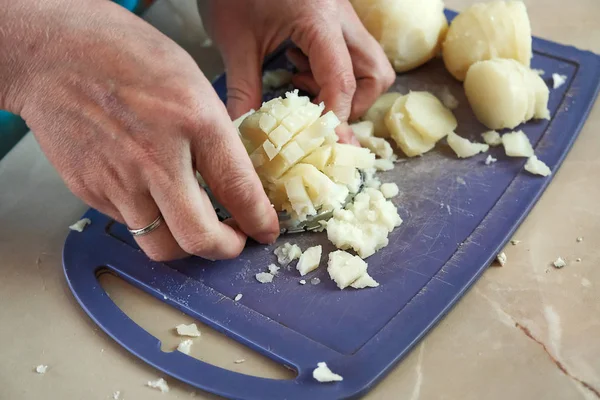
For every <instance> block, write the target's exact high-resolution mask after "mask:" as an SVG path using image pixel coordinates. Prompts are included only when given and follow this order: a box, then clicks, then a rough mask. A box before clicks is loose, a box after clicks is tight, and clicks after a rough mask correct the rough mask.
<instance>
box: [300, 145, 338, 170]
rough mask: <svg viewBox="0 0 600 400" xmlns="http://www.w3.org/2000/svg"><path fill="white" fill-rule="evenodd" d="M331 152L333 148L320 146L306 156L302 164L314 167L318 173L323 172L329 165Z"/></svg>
mask: <svg viewBox="0 0 600 400" xmlns="http://www.w3.org/2000/svg"><path fill="white" fill-rule="evenodd" d="M332 151H333V147H331V146H330V145H326V146H321V147H319V148H318V149H316V150H315V151H313V152H312V153H311V154H309V155H308V156H306V157H304V159H303V160H302V162H303V163H305V164H311V165H314V166H315V167H317V169H318V170H319V171H324V170H325V167H326V166H327V165H328V164H329V160H330V159H331V154H332Z"/></svg>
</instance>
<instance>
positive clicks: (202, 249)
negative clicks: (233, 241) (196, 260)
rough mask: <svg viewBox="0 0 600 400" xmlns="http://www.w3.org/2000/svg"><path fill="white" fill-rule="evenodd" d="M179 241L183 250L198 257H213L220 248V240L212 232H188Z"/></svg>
mask: <svg viewBox="0 0 600 400" xmlns="http://www.w3.org/2000/svg"><path fill="white" fill-rule="evenodd" d="M178 242H179V246H181V248H182V249H183V251H185V252H186V253H188V254H193V255H195V256H198V257H205V258H213V257H214V255H215V254H216V250H217V248H218V241H217V240H216V238H215V236H214V235H213V234H211V233H210V232H202V233H195V234H190V233H187V234H185V235H184V236H183V237H181V238H179V240H178Z"/></svg>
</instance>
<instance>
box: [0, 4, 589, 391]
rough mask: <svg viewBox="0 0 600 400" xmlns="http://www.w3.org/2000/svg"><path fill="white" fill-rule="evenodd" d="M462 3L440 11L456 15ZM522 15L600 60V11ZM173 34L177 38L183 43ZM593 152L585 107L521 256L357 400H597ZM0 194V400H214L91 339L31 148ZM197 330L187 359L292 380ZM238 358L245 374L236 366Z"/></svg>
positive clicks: (4, 173) (157, 14)
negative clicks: (162, 379) (157, 386)
mask: <svg viewBox="0 0 600 400" xmlns="http://www.w3.org/2000/svg"><path fill="white" fill-rule="evenodd" d="M171 1H172V3H165V2H160V3H159V4H158V5H157V6H156V7H155V8H154V9H153V10H152V11H151V13H150V15H149V16H148V18H149V19H150V20H152V21H153V23H155V24H156V25H157V26H159V27H160V29H163V30H164V31H165V32H166V33H168V34H169V35H171V36H173V37H175V38H176V39H177V40H178V41H180V42H181V43H182V44H183V45H184V46H185V47H187V48H192V47H193V48H194V49H195V50H194V51H192V53H194V56H195V58H196V59H197V60H199V61H200V63H201V65H203V68H204V69H205V70H206V71H207V74H208V75H212V76H214V74H216V73H218V72H219V70H220V68H221V66H220V63H219V59H218V55H217V54H216V53H215V52H214V50H213V49H205V48H201V47H199V46H198V39H197V32H198V29H196V28H193V27H190V24H191V25H193V24H195V22H194V18H193V13H189V12H183V13H182V14H180V17H165V15H169V13H168V11H173V4H176V5H178V6H179V7H180V8H181V7H182V5H185V4H184V3H185V2H182V1H181V0H171ZM472 2H473V1H469V0H447V5H448V7H450V8H454V9H462V8H464V7H465V6H466V5H468V4H470V3H472ZM526 4H527V6H528V8H529V13H530V17H531V21H532V25H533V32H534V34H535V35H537V36H541V37H544V38H547V39H551V40H555V41H557V42H561V43H566V44H572V45H575V46H577V47H579V48H582V49H587V50H592V51H595V52H597V53H600V25H599V23H598V21H599V20H600V2H599V1H598V0H571V1H568V2H565V1H563V0H526ZM184 11H185V7H184ZM169 18H171V19H169ZM187 18H190V20H188V19H187ZM165 19H166V20H165ZM177 24H179V25H177ZM177 26H184V27H187V28H186V29H184V32H186V34H185V35H183V34H181V30H179V31H178V29H176V27H177ZM194 29H196V30H194ZM599 149H600V104H596V105H595V107H594V109H593V110H592V113H591V115H590V118H589V120H588V121H587V123H586V125H585V127H584V129H583V131H582V133H581V136H580V138H579V139H578V140H577V142H576V143H575V146H574V148H573V150H572V151H571V152H570V154H569V156H568V157H567V159H566V161H565V163H564V164H563V166H562V168H561V169H560V171H559V172H558V173H557V174H556V177H555V178H554V180H553V181H552V184H551V185H550V187H549V188H548V190H547V191H546V193H545V194H544V196H543V197H542V199H541V200H540V202H539V203H538V204H537V205H536V207H535V208H534V209H533V211H532V212H531V214H530V215H529V217H528V218H527V220H526V221H525V222H524V224H523V225H522V226H521V228H520V229H519V230H518V232H517V233H516V235H515V239H518V240H520V241H521V243H519V244H518V245H516V246H512V245H509V246H508V247H507V248H506V254H507V256H508V263H507V265H506V266H505V267H504V268H491V269H489V270H488V271H487V272H486V273H485V274H484V276H483V277H482V278H481V279H480V280H479V281H478V282H477V284H476V285H475V286H474V287H473V289H472V290H471V291H470V292H469V293H467V294H466V296H465V297H464V298H463V299H462V300H461V301H460V302H459V304H458V305H457V306H456V307H455V308H454V309H453V310H452V311H451V312H450V313H449V314H448V316H447V317H446V318H445V319H444V320H443V321H442V322H441V323H440V324H439V325H438V326H437V327H436V328H435V329H434V330H433V331H432V332H431V333H430V334H429V335H428V336H427V337H426V338H425V339H424V340H423V341H422V342H421V343H420V344H419V345H418V346H417V348H416V349H415V350H414V351H413V352H412V353H411V354H410V355H409V356H408V357H407V358H406V359H405V360H404V361H403V362H402V363H400V364H399V365H398V366H397V367H396V368H395V369H394V370H393V371H392V372H391V373H390V374H389V375H388V376H387V377H386V378H385V379H384V380H383V381H382V382H381V383H380V384H379V385H378V386H377V387H376V388H375V389H374V390H373V391H372V392H371V393H370V394H369V395H368V396H366V397H367V398H369V399H410V400H416V399H460V400H471V399H473V400H476V399H477V400H479V399H488V400H494V399H596V400H597V399H600V393H599V391H600V246H599V244H600V209H599V208H598V199H599V198H600V182H599V181H598V177H599V176H600V159H599V158H598V151H599ZM0 188H1V189H0V304H1V307H0V343H2V345H0V360H1V362H0V398H1V399H24V400H26V399H36V400H38V399H49V400H50V399H61V400H65V399H87V400H94V399H109V398H112V395H113V392H114V391H117V390H118V391H121V398H124V399H126V400H133V399H188V398H192V396H195V398H203V399H212V398H215V397H214V396H211V395H209V394H206V393H202V392H200V391H196V390H194V389H193V388H191V387H189V386H187V385H185V384H181V383H178V382H176V381H175V380H174V379H169V378H167V380H168V382H169V384H170V386H171V388H172V390H171V392H170V393H169V394H165V395H162V394H161V393H159V392H157V391H154V390H151V389H149V388H147V387H145V386H144V385H145V383H146V382H147V381H148V380H150V379H156V378H157V377H159V376H161V374H160V373H159V372H158V371H156V370H154V369H153V368H151V367H149V366H147V365H146V364H144V363H143V362H142V361H139V360H138V359H136V358H135V357H133V356H131V355H130V354H129V353H128V352H126V351H125V350H123V349H122V348H121V347H120V346H119V345H118V344H116V343H115V342H114V341H113V340H111V339H110V338H109V337H108V336H107V335H105V334H104V333H103V332H102V331H100V330H99V329H98V328H97V327H96V326H95V325H94V323H93V322H91V321H90V319H89V318H88V317H87V316H86V315H85V314H84V312H83V311H82V310H81V309H80V307H79V306H78V304H77V303H76V302H75V300H74V299H73V297H72V295H71V293H70V291H69V289H68V287H67V285H66V283H65V280H64V277H63V273H62V268H61V250H62V245H63V241H64V239H65V236H66V235H67V233H68V231H67V226H68V225H69V224H70V223H72V222H74V221H75V220H76V219H77V218H78V217H79V216H80V215H81V214H82V213H83V212H84V211H85V209H86V207H85V206H84V205H83V204H82V203H81V202H80V201H79V200H77V199H76V198H75V197H74V196H73V195H72V194H70V193H69V192H68V191H67V189H66V188H65V186H64V185H63V184H62V182H61V180H60V179H59V177H58V176H57V174H56V173H55V172H54V171H53V169H52V168H51V167H50V166H49V164H48V162H47V160H46V159H45V157H44V156H43V154H42V153H41V152H40V150H39V148H38V146H37V144H36V143H35V141H34V140H33V137H32V136H31V135H28V136H27V137H26V138H25V139H24V140H23V141H22V142H21V143H20V144H19V145H18V147H17V148H15V150H14V151H13V152H11V153H10V154H9V155H8V156H7V157H6V158H5V159H4V160H3V161H2V162H0ZM577 237H583V238H584V240H583V241H582V242H577V241H576V238H577ZM558 256H562V257H563V258H565V259H566V260H567V263H568V266H567V267H565V268H563V269H561V270H556V269H554V268H551V267H550V264H551V262H552V261H553V260H554V259H555V258H556V257H558ZM577 258H581V262H576V261H575V260H576V259H577ZM104 284H105V287H107V288H108V289H109V291H110V293H111V296H112V297H113V299H115V301H116V302H117V303H118V304H119V305H120V306H121V307H122V309H123V310H124V311H125V312H127V313H128V314H129V315H130V316H131V317H132V318H133V319H134V320H135V321H136V322H138V323H139V324H140V325H141V326H142V327H144V328H145V329H147V330H148V331H149V332H150V333H152V334H153V335H155V336H156V337H158V338H159V339H161V340H162V341H163V345H164V348H173V346H174V345H175V344H176V343H177V342H178V339H177V338H175V337H174V335H173V334H172V333H171V329H172V327H173V326H174V325H176V324H178V323H181V322H182V321H184V320H186V321H187V320H189V318H187V317H183V316H182V315H181V313H178V312H174V311H173V310H171V309H169V308H168V307H167V306H164V305H163V304H162V303H160V302H157V301H155V300H153V299H149V298H148V296H146V295H144V294H142V293H139V292H137V291H136V290H133V291H131V290H127V288H126V287H125V285H124V284H122V283H120V282H119V281H117V280H115V279H107V280H106V281H105V282H104ZM201 329H202V330H203V332H204V334H203V337H202V340H201V341H198V344H196V345H195V347H194V349H193V354H192V355H194V356H196V357H199V358H201V359H203V360H206V361H208V362H211V363H213V364H215V365H219V366H223V367H226V368H230V369H232V370H236V371H240V372H244V373H248V374H255V375H259V376H268V377H275V378H289V377H290V376H289V372H288V371H287V370H285V369H284V368H282V367H281V366H279V365H277V364H275V363H273V362H271V361H270V360H267V359H265V358H263V357H261V356H258V355H256V354H254V353H253V352H251V351H249V350H248V349H246V348H245V347H243V346H241V345H239V344H237V343H235V342H232V341H231V340H229V339H227V338H225V337H224V336H223V335H220V334H218V333H215V332H213V331H212V330H210V329H209V328H207V327H201ZM240 358H244V359H246V362H245V363H242V364H234V362H233V361H234V360H236V359H240ZM38 364H47V365H49V369H48V372H47V373H46V374H45V375H38V374H36V373H35V372H34V371H33V369H34V367H35V366H36V365H38Z"/></svg>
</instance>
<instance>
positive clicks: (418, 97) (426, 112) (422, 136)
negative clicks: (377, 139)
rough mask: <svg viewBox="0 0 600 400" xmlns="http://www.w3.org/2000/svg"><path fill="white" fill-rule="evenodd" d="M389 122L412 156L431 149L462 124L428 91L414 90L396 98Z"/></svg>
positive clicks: (401, 145) (405, 152)
mask: <svg viewBox="0 0 600 400" xmlns="http://www.w3.org/2000/svg"><path fill="white" fill-rule="evenodd" d="M385 123H386V126H387V128H388V130H389V131H390V133H391V134H392V139H394V140H395V141H396V143H397V144H398V147H400V149H402V151H403V152H404V154H406V155H407V156H409V157H414V156H418V155H421V154H423V153H426V152H428V151H429V150H431V149H432V148H433V147H434V146H435V144H436V142H438V141H439V140H440V139H442V138H443V137H445V136H446V135H448V134H450V133H452V132H453V131H454V130H455V129H456V127H457V125H458V123H457V122H456V118H455V117H454V114H452V111H450V110H449V109H447V108H446V107H445V106H444V105H443V104H442V103H441V102H440V101H439V100H438V98H437V97H435V96H434V95H432V94H431V93H428V92H410V93H409V94H407V95H406V96H402V97H399V98H398V99H396V101H395V102H394V104H393V105H392V107H391V108H390V110H389V111H388V113H387V116H386V119H385Z"/></svg>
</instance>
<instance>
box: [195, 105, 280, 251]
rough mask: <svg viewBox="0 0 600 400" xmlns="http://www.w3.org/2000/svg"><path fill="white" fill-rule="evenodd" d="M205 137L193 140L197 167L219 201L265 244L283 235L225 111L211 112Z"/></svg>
mask: <svg viewBox="0 0 600 400" xmlns="http://www.w3.org/2000/svg"><path fill="white" fill-rule="evenodd" d="M210 115H211V116H213V117H214V118H213V119H212V121H210V122H209V121H206V123H205V125H204V127H203V132H202V134H199V135H195V136H194V137H193V140H192V152H193V154H194V156H195V157H194V158H195V162H196V168H197V169H198V171H199V172H200V174H201V175H202V177H203V178H204V180H205V181H206V183H207V184H208V187H210V189H211V191H212V193H213V194H214V195H215V197H216V198H217V200H218V201H219V202H220V203H221V204H222V205H223V206H224V207H225V208H226V209H227V210H228V211H229V213H230V214H231V216H232V217H233V219H235V221H236V222H237V224H238V225H239V227H240V228H241V230H242V231H243V232H245V233H246V234H247V235H249V236H251V237H252V238H254V239H255V240H257V241H258V242H261V243H273V242H274V241H275V239H276V238H277V236H279V221H278V219H277V213H276V212H275V210H274V209H273V207H272V206H271V202H270V201H269V199H268V197H267V195H266V193H265V191H264V189H263V186H262V183H261V182H260V179H259V178H258V175H257V174H256V171H255V170H254V167H253V166H252V163H251V162H250V158H249V157H248V154H247V153H246V149H245V148H244V146H243V144H242V142H241V141H240V139H239V137H238V134H237V132H236V129H235V128H234V126H233V125H232V124H231V121H228V119H227V115H226V114H225V110H224V109H222V108H219V107H218V104H217V106H216V107H215V109H214V110H211V113H210Z"/></svg>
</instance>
